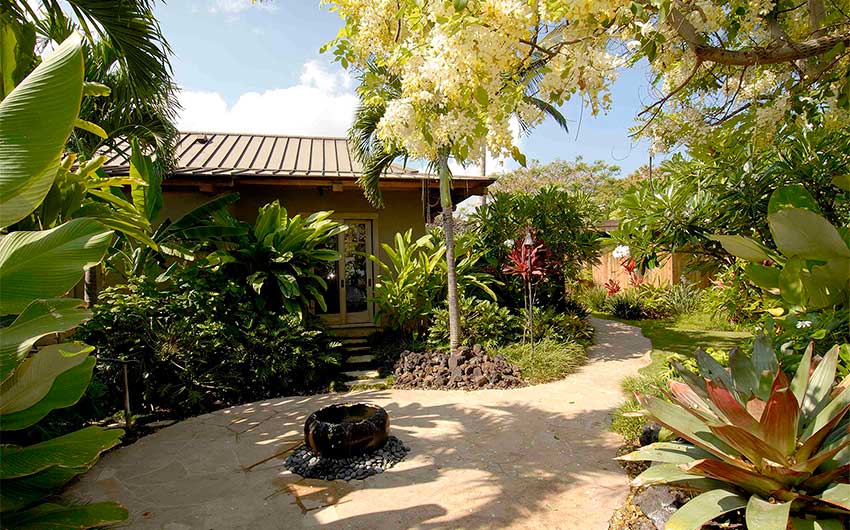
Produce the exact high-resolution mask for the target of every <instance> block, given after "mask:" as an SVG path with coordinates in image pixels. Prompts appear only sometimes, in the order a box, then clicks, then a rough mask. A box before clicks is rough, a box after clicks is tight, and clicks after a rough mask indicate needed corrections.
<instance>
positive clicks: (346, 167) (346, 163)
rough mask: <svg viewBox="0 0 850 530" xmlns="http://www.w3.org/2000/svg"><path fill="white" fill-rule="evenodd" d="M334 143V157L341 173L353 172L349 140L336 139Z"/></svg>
mask: <svg viewBox="0 0 850 530" xmlns="http://www.w3.org/2000/svg"><path fill="white" fill-rule="evenodd" d="M333 145H334V158H335V159H336V163H337V168H338V169H339V172H340V173H343V174H346V173H351V171H352V170H351V160H350V159H349V158H348V142H346V141H345V140H336V141H334V143H333Z"/></svg>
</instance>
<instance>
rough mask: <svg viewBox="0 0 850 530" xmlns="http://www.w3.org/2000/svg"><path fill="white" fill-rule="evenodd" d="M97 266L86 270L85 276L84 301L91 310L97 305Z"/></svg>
mask: <svg viewBox="0 0 850 530" xmlns="http://www.w3.org/2000/svg"><path fill="white" fill-rule="evenodd" d="M97 290H98V287H97V266H94V267H89V268H88V269H86V273H85V276H83V301H84V302H85V303H86V307H88V308H91V307H92V306H94V304H96V303H97Z"/></svg>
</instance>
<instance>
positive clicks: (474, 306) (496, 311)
mask: <svg viewBox="0 0 850 530" xmlns="http://www.w3.org/2000/svg"><path fill="white" fill-rule="evenodd" d="M458 304H459V309H460V344H461V345H466V346H472V345H474V344H481V345H482V346H485V347H493V346H500V345H502V344H507V343H509V342H513V341H515V340H517V339H518V338H519V337H521V336H522V329H523V328H522V320H521V319H520V318H519V317H517V316H516V315H513V314H511V312H510V310H509V309H508V308H506V307H500V306H499V305H497V304H496V303H495V302H491V301H489V300H478V299H476V298H469V297H465V296H464V297H461V299H460V300H459V301H458ZM448 343H449V311H448V309H446V308H445V307H442V308H440V309H437V310H436V311H434V312H433V323H432V325H431V330H430V332H429V334H428V346H429V347H431V348H445V347H446V346H447V345H448Z"/></svg>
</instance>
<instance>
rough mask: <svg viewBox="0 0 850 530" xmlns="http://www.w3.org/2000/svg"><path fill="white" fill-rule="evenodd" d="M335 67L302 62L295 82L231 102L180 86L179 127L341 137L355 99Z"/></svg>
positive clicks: (313, 62)
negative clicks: (303, 63)
mask: <svg viewBox="0 0 850 530" xmlns="http://www.w3.org/2000/svg"><path fill="white" fill-rule="evenodd" d="M351 84H352V83H351V78H350V77H349V76H348V74H347V73H345V72H344V71H342V70H341V69H339V68H335V69H330V68H329V67H328V66H326V65H324V64H322V63H320V62H318V61H309V62H307V63H306V64H305V65H304V67H303V70H302V73H301V78H300V80H299V83H298V84H297V85H294V86H290V87H284V88H273V89H269V90H266V91H264V92H246V93H244V94H241V95H240V96H239V98H238V99H237V100H236V102H235V103H234V104H233V105H232V106H230V105H228V104H227V101H226V100H225V99H224V97H223V96H222V95H221V94H219V93H218V92H209V91H194V90H183V91H182V92H181V93H180V104H181V105H182V106H183V110H182V111H181V113H180V117H179V119H178V127H179V128H180V129H181V130H184V131H209V132H242V133H257V134H292V135H308V136H345V135H346V134H347V132H348V128H349V127H350V125H351V120H352V118H353V116H354V110H355V108H356V107H357V103H358V99H357V96H356V95H355V94H354V92H353V91H352V90H351Z"/></svg>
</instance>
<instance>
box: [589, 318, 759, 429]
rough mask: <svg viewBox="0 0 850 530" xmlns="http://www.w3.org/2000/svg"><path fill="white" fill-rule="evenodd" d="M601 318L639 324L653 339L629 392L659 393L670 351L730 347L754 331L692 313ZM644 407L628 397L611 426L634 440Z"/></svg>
mask: <svg viewBox="0 0 850 530" xmlns="http://www.w3.org/2000/svg"><path fill="white" fill-rule="evenodd" d="M599 316H600V317H602V318H608V319H611V320H617V321H619V322H624V323H626V324H630V325H632V326H636V327H639V328H640V329H641V331H642V332H643V335H644V336H645V337H646V338H648V339H649V340H650V341H651V342H652V348H653V350H652V352H651V353H650V358H651V359H652V362H651V363H650V364H649V365H648V366H645V367H643V368H641V369H640V370H639V371H638V375H634V376H631V377H627V378H626V379H624V380H623V383H622V386H623V390H624V391H625V392H626V393H627V394H628V395H633V393H634V392H640V393H643V394H653V395H660V394H659V388H660V387H664V386H666V380H667V378H668V377H669V371H668V370H667V367H666V361H667V358H668V357H669V356H670V354H671V353H679V354H682V355H692V354H693V353H694V350H696V349H697V348H703V349H705V348H716V349H719V350H724V351H729V350H731V349H732V348H733V347H735V346H738V345H740V344H741V343H742V342H744V341H745V340H746V339H748V338H749V337H750V336H751V334H750V333H748V332H745V331H728V330H718V329H716V327H714V326H713V325H712V324H713V322H712V319H710V318H705V319H701V318H695V315H690V316H689V317H688V318H687V319H686V320H679V321H676V320H622V319H619V318H615V317H613V316H611V315H608V314H600V315H599ZM639 410H641V406H640V405H639V404H638V403H637V401H635V399H634V398H629V399H628V400H627V401H626V402H625V403H623V404H622V405H621V406H620V407H619V408H618V409H617V410H616V411H615V412H614V415H613V421H612V425H611V428H612V430H614V431H615V432H617V433H619V434H621V435H622V436H623V437H624V438H626V440H629V441H634V440H637V438H638V437H639V436H640V432H641V428H642V427H643V424H644V423H645V419H644V418H641V417H635V416H633V415H632V414H633V413H635V412H637V411H639Z"/></svg>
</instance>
